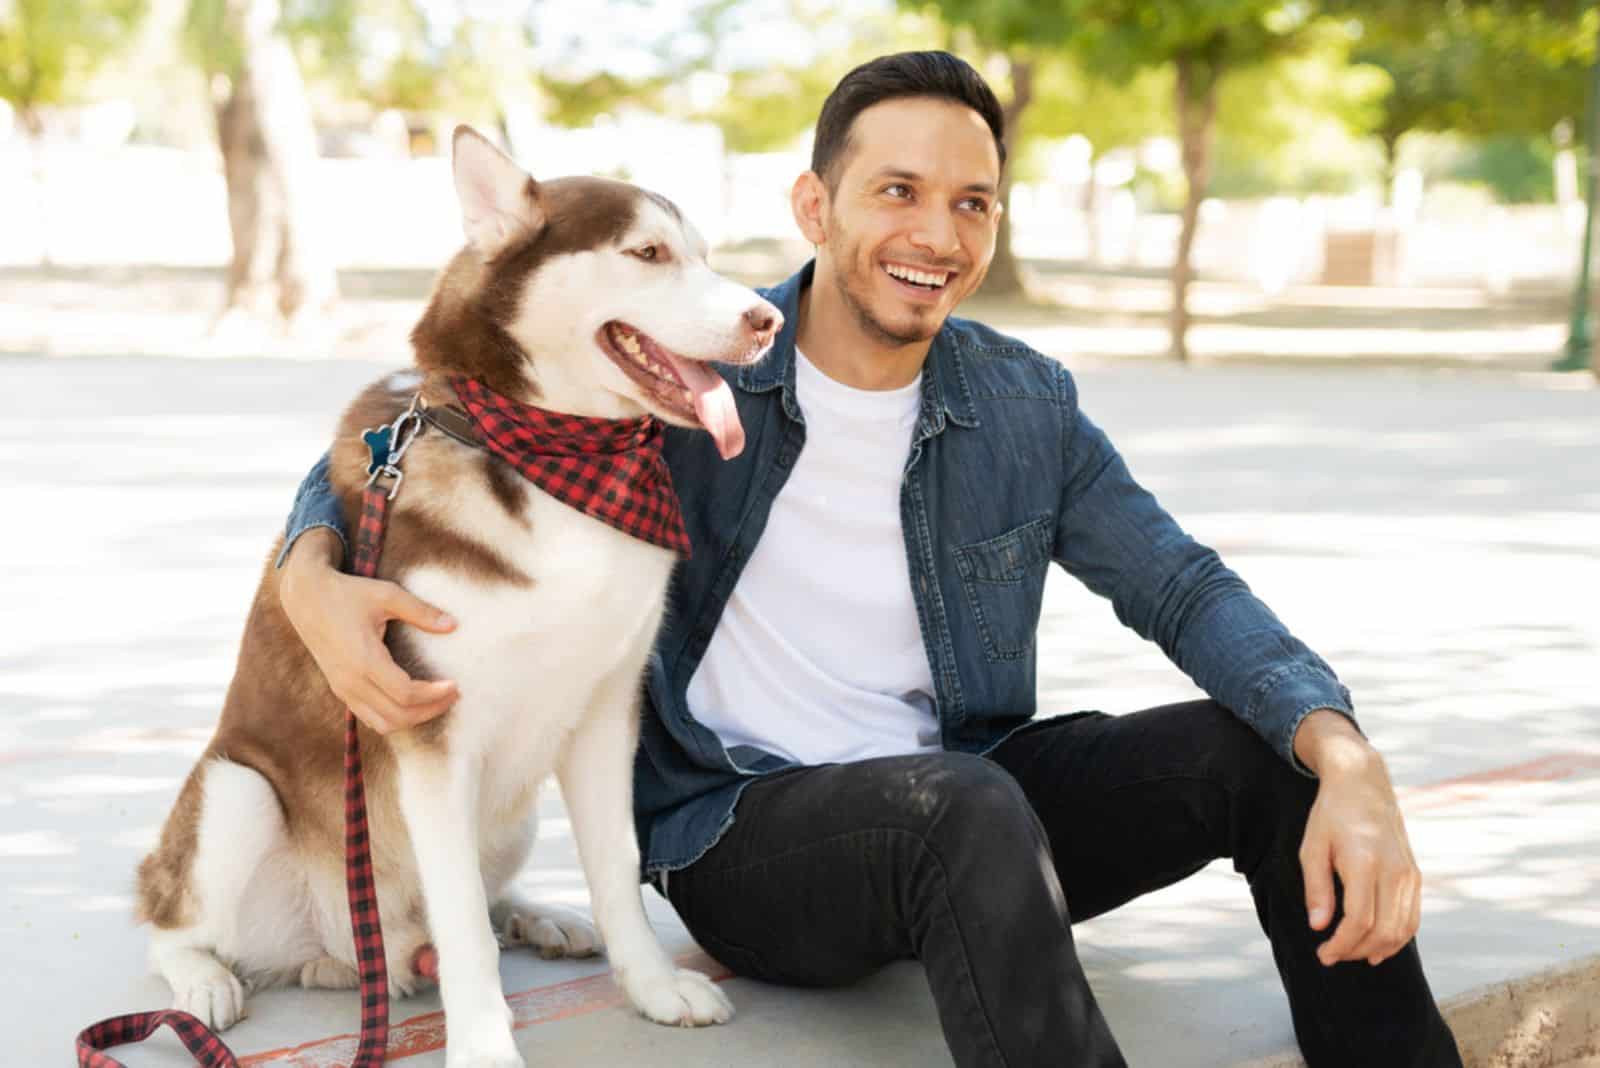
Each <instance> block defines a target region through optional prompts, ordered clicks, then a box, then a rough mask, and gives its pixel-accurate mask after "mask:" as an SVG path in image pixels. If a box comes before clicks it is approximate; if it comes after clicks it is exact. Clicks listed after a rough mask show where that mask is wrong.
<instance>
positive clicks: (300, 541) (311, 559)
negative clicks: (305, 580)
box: [284, 527, 344, 571]
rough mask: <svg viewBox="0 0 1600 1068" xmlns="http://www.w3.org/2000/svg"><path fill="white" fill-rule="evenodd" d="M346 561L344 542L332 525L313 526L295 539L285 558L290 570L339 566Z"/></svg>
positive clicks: (285, 565) (286, 565)
mask: <svg viewBox="0 0 1600 1068" xmlns="http://www.w3.org/2000/svg"><path fill="white" fill-rule="evenodd" d="M343 563H344V542H343V541H341V540H339V535H337V534H335V533H334V532H333V530H332V528H330V527H313V528H311V529H310V530H308V531H306V532H305V533H304V534H301V535H300V536H299V537H298V538H296V539H295V542H294V544H293V545H291V546H290V547H289V554H288V556H286V557H285V558H284V567H285V568H287V569H288V570H289V571H296V570H300V571H304V570H305V569H306V568H307V567H308V566H309V567H315V568H318V569H320V568H323V567H331V568H338V567H339V566H340V565H342V564H343Z"/></svg>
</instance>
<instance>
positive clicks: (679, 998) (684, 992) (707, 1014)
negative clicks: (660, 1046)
mask: <svg viewBox="0 0 1600 1068" xmlns="http://www.w3.org/2000/svg"><path fill="white" fill-rule="evenodd" d="M624 987H625V989H626V990H627V992H628V998H629V999H630V1000H631V1001H632V1002H633V1005H634V1008H636V1009H638V1010H639V1011H640V1012H641V1013H643V1014H644V1015H645V1016H646V1017H648V1018H650V1019H652V1020H654V1021H655V1022H656V1023H659V1024H667V1025H668V1026H673V1027H705V1026H707V1025H709V1024H719V1023H727V1022H728V1021H729V1020H731V1019H733V1003H732V1002H730V1001H729V1000H728V996H727V995H726V994H724V993H723V992H722V991H721V990H719V989H718V988H717V985H716V984H715V983H713V982H712V981H711V980H710V979H707V978H706V977H705V976H703V975H701V974H700V973H699V972H692V971H689V970H688V969H687V968H679V969H677V970H676V971H672V972H669V973H667V974H666V975H664V976H662V977H660V978H657V979H647V980H643V981H640V982H624Z"/></svg>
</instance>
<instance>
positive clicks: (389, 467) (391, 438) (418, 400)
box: [363, 392, 423, 501]
mask: <svg viewBox="0 0 1600 1068" xmlns="http://www.w3.org/2000/svg"><path fill="white" fill-rule="evenodd" d="M421 409H422V394H421V393H420V392H419V393H415V394H413V395H412V397H411V404H410V406H409V407H407V408H406V410H405V411H403V412H401V413H400V415H399V416H398V417H397V418H396V419H395V421H394V422H392V423H390V424H389V426H388V427H387V428H386V429H387V430H388V435H387V445H388V448H387V450H386V452H385V455H384V457H383V458H382V459H381V460H379V459H378V458H377V457H376V456H374V457H373V464H374V467H373V470H372V472H371V473H370V474H369V475H367V485H368V486H371V485H372V484H373V483H374V482H376V481H377V480H378V476H380V475H387V476H388V477H390V478H392V479H394V485H393V486H391V487H389V500H391V501H392V500H394V498H395V494H397V493H399V492H400V483H401V482H403V481H404V480H405V477H406V476H405V472H403V471H401V470H400V461H401V460H403V459H405V455H406V451H407V450H408V449H410V448H411V443H412V442H413V441H416V440H417V435H418V434H419V433H421V431H422V426H423V422H422V411H421ZM370 433H372V432H371V431H365V432H363V436H366V435H367V434H370Z"/></svg>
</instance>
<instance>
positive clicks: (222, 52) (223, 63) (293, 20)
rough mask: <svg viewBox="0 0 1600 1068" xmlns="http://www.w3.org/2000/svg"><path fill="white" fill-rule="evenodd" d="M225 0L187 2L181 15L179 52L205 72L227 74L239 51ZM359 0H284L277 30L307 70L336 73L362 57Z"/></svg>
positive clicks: (236, 65)
mask: <svg viewBox="0 0 1600 1068" xmlns="http://www.w3.org/2000/svg"><path fill="white" fill-rule="evenodd" d="M229 2H230V0H189V7H188V10H187V12H186V13H185V16H184V25H183V49H184V52H185V54H186V55H187V56H188V57H189V60H190V62H192V63H194V64H195V66H197V67H199V68H200V69H201V70H202V71H204V72H206V73H207V74H223V75H227V76H230V77H231V76H232V75H233V74H234V73H235V72H236V71H237V70H238V69H239V62H240V60H241V59H242V57H243V55H244V52H243V46H242V43H241V42H240V41H238V40H237V39H236V36H235V31H234V27H233V24H232V21H231V20H230V17H229V13H228V7H229ZM234 2H235V3H237V0H234ZM398 2H399V3H404V0H398ZM358 3H359V0H283V12H282V17H281V19H280V20H279V24H278V28H279V29H280V30H282V31H283V32H284V33H285V34H286V35H287V36H288V37H289V38H290V40H292V41H294V42H295V44H296V46H297V52H298V54H299V57H300V60H301V63H302V65H303V66H305V67H308V68H309V71H308V73H310V74H313V75H316V74H328V73H330V72H332V73H334V74H337V73H339V72H341V71H342V70H343V69H346V68H348V67H349V66H350V65H353V64H354V63H355V62H357V60H358V58H359V57H360V55H361V48H360V47H359V45H358V44H357V7H358ZM368 6H370V5H368ZM392 6H393V5H392V4H386V5H384V7H392ZM385 14H386V15H387V14H389V12H388V11H385Z"/></svg>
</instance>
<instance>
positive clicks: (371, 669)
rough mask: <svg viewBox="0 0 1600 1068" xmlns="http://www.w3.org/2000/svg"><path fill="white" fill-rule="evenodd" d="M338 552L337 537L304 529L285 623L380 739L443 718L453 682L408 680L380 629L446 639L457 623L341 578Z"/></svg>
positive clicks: (390, 586) (388, 586) (292, 557)
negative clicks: (402, 628)
mask: <svg viewBox="0 0 1600 1068" xmlns="http://www.w3.org/2000/svg"><path fill="white" fill-rule="evenodd" d="M341 551H342V550H341V545H340V543H339V539H338V538H337V537H335V536H334V535H333V534H332V533H331V532H329V531H327V530H322V529H317V530H310V531H307V532H306V533H305V534H303V535H302V536H301V537H300V539H299V541H297V542H296V543H295V545H294V547H293V548H292V549H291V550H290V552H289V558H288V560H287V561H285V563H284V566H283V576H282V579H281V581H280V583H279V586H278V599H279V601H280V602H281V603H282V605H283V610H284V613H285V614H286V615H287V616H288V617H289V622H290V624H291V625H293V627H294V629H295V631H296V632H297V633H298V634H299V635H300V640H301V641H302V642H304V643H305V646H306V649H307V650H308V651H310V653H311V657H312V659H314V660H315V661H316V662H317V667H319V668H321V669H322V674H323V677H324V678H326V679H327V680H328V685H329V687H331V688H332V690H333V692H334V694H335V695H336V696H337V697H338V698H339V700H341V701H343V702H344V703H345V704H346V705H348V706H349V707H350V709H351V711H353V712H354V713H355V714H356V718H357V719H359V720H360V721H361V722H362V723H365V724H366V725H367V726H368V727H371V728H372V729H373V730H375V731H377V732H378V733H379V734H388V733H390V732H391V731H397V730H405V729H406V728H408V727H415V726H416V725H417V724H419V723H425V722H427V721H428V720H430V719H433V718H434V717H436V716H439V715H442V714H443V713H444V712H445V711H447V710H448V709H449V708H450V706H451V705H453V704H454V703H455V700H456V697H457V696H458V694H457V692H456V684H455V683H454V682H450V681H448V680H439V681H436V682H423V681H419V680H416V679H413V678H412V677H411V676H409V675H407V674H406V673H405V672H404V671H403V670H401V668H400V665H398V664H396V663H395V662H394V657H392V656H390V655H389V649H388V647H387V646H385V645H384V644H383V632H384V629H385V628H386V627H387V626H388V625H389V621H390V620H392V619H398V620H399V621H400V622H402V623H408V624H410V625H411V626H413V627H417V628H419V629H421V630H425V631H428V632H430V633H433V634H444V633H447V632H449V631H451V630H454V629H455V625H456V623H455V620H454V619H452V618H450V616H449V615H447V614H446V613H444V612H441V611H440V610H439V609H437V608H435V607H434V606H433V605H431V604H428V603H427V602H426V601H423V600H421V599H419V598H417V597H413V596H412V595H411V594H409V593H407V592H406V591H405V590H404V589H403V588H401V587H400V586H399V585H398V584H396V583H393V582H387V581H384V580H381V579H368V578H359V577H357V576H355V575H346V574H345V573H343V572H342V571H340V570H339V569H338V567H337V564H338V561H339V555H340V553H341Z"/></svg>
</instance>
